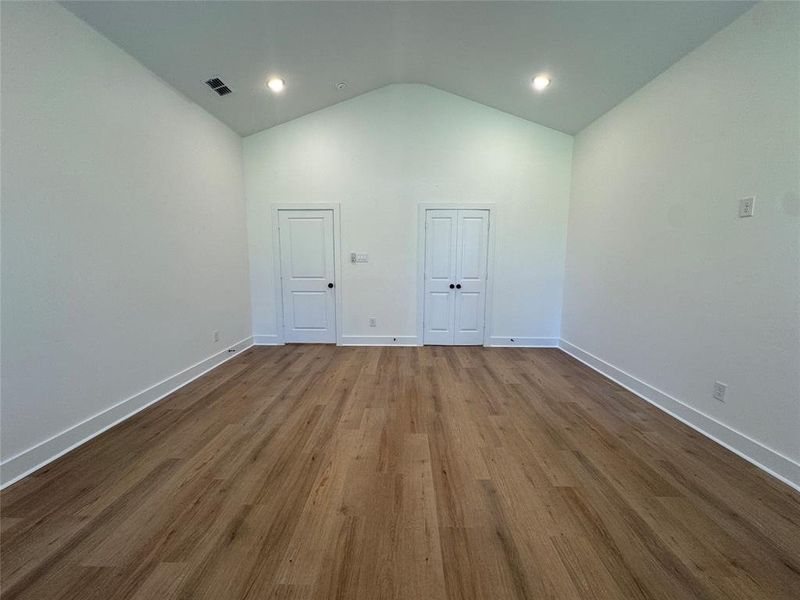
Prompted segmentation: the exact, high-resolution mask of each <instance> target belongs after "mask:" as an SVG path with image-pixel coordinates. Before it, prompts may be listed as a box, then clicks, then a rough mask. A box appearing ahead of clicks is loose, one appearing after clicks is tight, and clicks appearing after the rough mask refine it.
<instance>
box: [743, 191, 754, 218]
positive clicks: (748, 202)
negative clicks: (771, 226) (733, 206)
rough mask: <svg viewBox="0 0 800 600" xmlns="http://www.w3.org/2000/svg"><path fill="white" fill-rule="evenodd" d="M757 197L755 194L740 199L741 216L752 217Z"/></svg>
mask: <svg viewBox="0 0 800 600" xmlns="http://www.w3.org/2000/svg"><path fill="white" fill-rule="evenodd" d="M755 204H756V199H755V196H749V197H747V198H742V199H741V200H739V216H740V217H752V216H753V210H754V209H755Z"/></svg>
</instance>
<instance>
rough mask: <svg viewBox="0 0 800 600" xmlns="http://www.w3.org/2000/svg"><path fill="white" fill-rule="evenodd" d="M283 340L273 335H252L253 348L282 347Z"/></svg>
mask: <svg viewBox="0 0 800 600" xmlns="http://www.w3.org/2000/svg"><path fill="white" fill-rule="evenodd" d="M284 343H285V342H284V341H283V338H282V337H281V336H279V335H277V334H275V333H254V334H253V345H254V346H283V345H284Z"/></svg>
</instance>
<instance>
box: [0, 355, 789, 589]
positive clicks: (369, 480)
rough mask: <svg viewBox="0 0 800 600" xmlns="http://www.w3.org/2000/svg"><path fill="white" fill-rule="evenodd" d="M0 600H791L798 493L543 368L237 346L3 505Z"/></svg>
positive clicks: (503, 359)
mask: <svg viewBox="0 0 800 600" xmlns="http://www.w3.org/2000/svg"><path fill="white" fill-rule="evenodd" d="M0 501H1V503H2V508H1V510H0V514H1V515H2V546H1V549H0V555H1V558H2V561H1V563H0V566H1V567H2V571H1V579H2V598H3V599H4V600H13V599H17V598H30V599H37V600H46V599H47V600H49V599H69V598H81V599H83V598H92V599H94V598H96V599H98V600H100V599H102V600H114V599H120V598H132V599H136V600H145V599H150V598H153V599H158V600H166V599H170V598H185V599H188V598H192V599H201V598H202V599H209V600H226V599H252V600H255V599H265V598H282V599H288V598H308V599H314V600H322V599H325V600H327V599H335V598H339V599H344V598H347V599H359V600H378V599H382V598H398V599H399V598H409V599H419V600H436V599H440V598H449V599H451V600H455V599H462V598H464V599H472V598H474V599H480V600H503V599H507V598H580V599H587V598H596V599H602V600H606V599H616V598H620V599H622V598H625V599H628V598H658V599H663V600H678V599H682V598H693V599H694V598H725V599H737V598H765V599H770V600H777V599H780V598H794V599H797V598H800V495H799V494H797V493H796V492H793V491H792V490H791V489H790V488H788V487H787V486H784V485H782V484H781V483H779V482H778V481H776V480H774V479H772V478H771V477H769V476H767V475H765V474H763V473H761V472H760V471H759V470H758V469H756V468H755V467H753V466H751V465H749V464H748V463H746V462H745V461H743V460H742V459H740V458H738V457H736V456H735V455H733V454H731V453H730V452H728V451H726V450H724V449H723V448H721V447H720V446H717V445H716V444H714V443H713V442H711V441H709V440H707V439H705V438H703V437H702V436H700V435H699V434H697V433H695V432H693V431H692V430H691V429H689V428H687V427H685V426H684V425H682V424H681V423H679V422H677V421H675V420H674V419H672V418H670V417H669V416H667V415H665V414H664V413H662V412H660V411H658V410H657V409H655V408H653V407H651V406H650V405H648V404H647V403H645V402H644V401H642V400H640V399H638V398H636V397H635V396H633V395H632V394H630V393H628V392H627V391H625V390H623V389H621V388H620V387H618V386H617V385H615V384H613V383H611V382H609V381H607V380H605V379H604V378H602V377H601V376H599V375H597V374H596V373H594V372H593V371H591V370H589V369H588V368H586V367H585V366H583V365H581V364H580V363H578V362H576V361H575V360H573V359H572V358H570V357H569V356H567V355H565V354H563V353H561V352H560V351H559V350H524V349H502V348H493V349H486V348H433V347H426V348H336V347H334V346H285V347H260V348H252V349H250V350H248V351H246V352H244V353H242V355H241V356H238V357H236V358H235V359H233V360H231V361H229V362H228V363H226V364H225V365H223V366H221V367H219V368H218V369H216V370H214V371H213V372H211V373H210V374H208V375H207V376H205V377H203V378H201V379H199V380H197V381H195V382H193V383H192V384H190V385H189V386H187V387H185V388H183V389H181V390H179V391H178V392H176V393H175V394H173V395H172V396H171V397H169V398H168V399H166V400H164V401H162V402H160V403H158V404H157V405H155V406H153V407H151V408H150V409H148V410H146V411H144V412H142V413H140V414H139V415H137V416H136V417H134V418H132V419H130V420H128V421H126V422H125V423H123V424H121V425H119V426H117V427H115V428H114V429H112V430H110V431H108V432H106V433H105V434H103V435H101V436H100V437H98V438H96V439H95V440H93V441H91V442H89V443H88V444H86V445H84V446H82V447H80V448H79V449H77V450H75V451H74V452H71V453H70V454H68V455H67V456H65V457H63V458H62V459H60V460H58V461H57V462H55V463H53V464H51V465H49V466H47V467H46V468H44V469H42V470H40V471H38V472H37V473H35V474H34V475H32V476H30V477H27V478H26V479H24V480H22V481H20V482H19V483H17V484H15V485H13V486H11V487H10V488H8V489H7V490H5V491H4V492H3V493H2V495H1V496H0Z"/></svg>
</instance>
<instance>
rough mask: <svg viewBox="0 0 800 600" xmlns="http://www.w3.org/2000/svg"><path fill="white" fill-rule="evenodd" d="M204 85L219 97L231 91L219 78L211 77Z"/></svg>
mask: <svg viewBox="0 0 800 600" xmlns="http://www.w3.org/2000/svg"><path fill="white" fill-rule="evenodd" d="M206 85H207V86H208V87H210V88H211V89H212V90H214V91H215V92H216V93H217V94H218V95H220V96H227V95H228V94H230V93H231V92H233V90H232V89H231V88H229V87H228V86H227V85H225V82H224V81H222V79H220V78H219V77H212V78H211V79H209V80H208V81H206Z"/></svg>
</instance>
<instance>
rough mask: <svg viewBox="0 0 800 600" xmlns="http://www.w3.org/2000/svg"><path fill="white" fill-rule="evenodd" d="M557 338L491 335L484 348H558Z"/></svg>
mask: <svg viewBox="0 0 800 600" xmlns="http://www.w3.org/2000/svg"><path fill="white" fill-rule="evenodd" d="M559 341H560V340H559V339H558V338H550V337H517V336H513V335H508V336H504V335H493V336H492V337H490V338H489V342H488V343H487V344H486V346H489V347H492V348H558V342H559Z"/></svg>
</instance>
